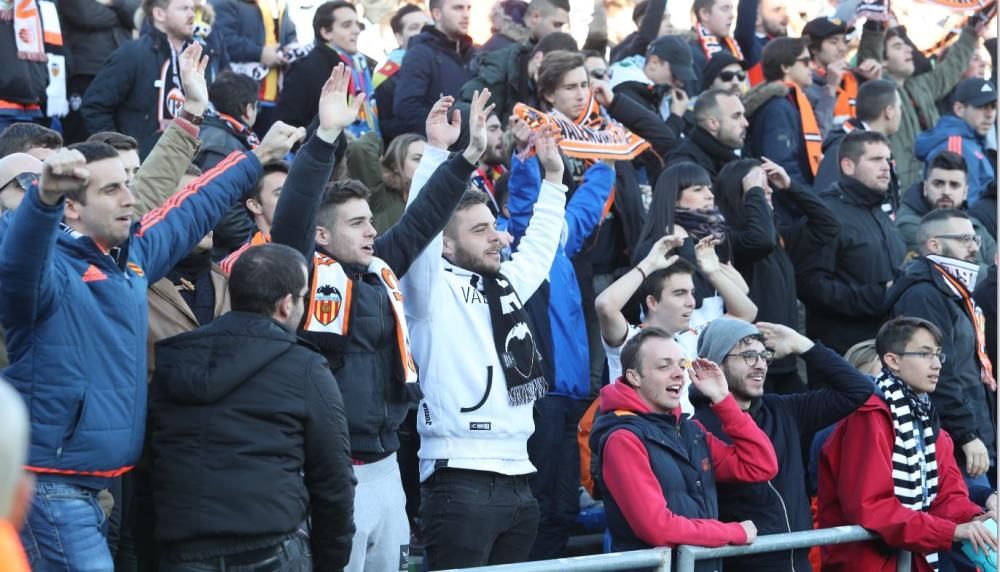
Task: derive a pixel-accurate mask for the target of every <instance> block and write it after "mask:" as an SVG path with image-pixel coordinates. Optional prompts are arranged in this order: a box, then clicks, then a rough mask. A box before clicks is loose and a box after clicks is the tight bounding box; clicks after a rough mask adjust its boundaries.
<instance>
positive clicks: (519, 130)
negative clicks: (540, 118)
mask: <svg viewBox="0 0 1000 572" xmlns="http://www.w3.org/2000/svg"><path fill="white" fill-rule="evenodd" d="M507 125H508V127H507V128H508V130H510V133H511V135H513V136H514V144H515V146H516V147H517V152H518V153H523V152H524V151H525V150H526V149H527V148H528V147H529V146H530V145H531V136H532V135H533V134H534V132H533V131H532V130H531V127H530V126H529V125H528V124H527V123H526V122H525V121H524V120H523V119H521V118H520V117H518V116H516V115H511V116H510V119H508V120H507Z"/></svg>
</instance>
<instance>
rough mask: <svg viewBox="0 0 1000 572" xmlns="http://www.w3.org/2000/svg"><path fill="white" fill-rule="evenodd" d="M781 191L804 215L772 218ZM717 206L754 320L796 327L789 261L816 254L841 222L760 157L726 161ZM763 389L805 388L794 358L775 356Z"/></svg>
mask: <svg viewBox="0 0 1000 572" xmlns="http://www.w3.org/2000/svg"><path fill="white" fill-rule="evenodd" d="M775 192H777V193H781V194H782V196H783V198H784V199H786V202H788V203H790V204H792V205H794V206H795V207H796V208H797V209H798V210H799V211H801V212H802V213H803V214H804V217H803V218H801V219H799V220H797V221H795V222H794V223H792V224H788V225H782V224H779V223H778V222H777V219H776V218H775V216H774V207H773V203H772V195H773V193H775ZM716 197H717V201H718V204H719V210H720V212H721V213H722V215H723V216H724V217H725V219H726V223H727V232H726V236H727V238H728V242H729V245H730V248H731V252H732V260H733V265H734V266H735V268H736V270H738V271H739V273H740V274H741V275H742V276H743V278H744V279H745V280H746V282H747V284H749V285H750V299H751V300H753V302H754V303H755V304H756V305H757V319H758V320H760V321H763V322H771V323H776V324H783V325H785V326H789V327H791V328H795V327H796V326H797V325H798V315H799V313H798V305H797V301H796V299H797V290H796V286H795V265H794V263H793V261H795V260H801V259H802V257H805V256H809V255H812V254H814V253H816V252H817V251H818V250H819V248H820V247H822V246H823V245H824V244H826V243H828V242H829V241H831V240H833V239H834V238H835V237H836V236H837V234H838V233H839V232H840V223H838V222H837V219H836V218H835V217H834V215H833V213H832V212H831V211H830V209H828V208H827V207H826V205H824V204H823V201H821V200H820V199H819V198H818V197H816V195H814V194H813V193H811V192H810V191H808V190H806V189H805V188H804V187H802V186H800V185H798V184H795V183H793V182H792V181H791V179H790V178H789V176H788V174H787V173H786V172H785V170H784V169H783V168H782V167H780V166H779V165H777V164H775V163H773V162H771V161H769V160H767V159H764V161H763V162H761V161H758V160H757V159H742V160H739V161H733V162H731V163H729V164H728V165H726V166H725V167H724V168H723V169H722V170H721V171H720V172H719V178H718V179H717V180H716ZM765 388H766V389H767V390H768V391H775V392H778V393H791V392H795V391H802V390H804V389H805V386H804V385H803V383H802V379H801V378H800V377H799V375H798V372H797V369H796V360H795V358H794V357H788V358H784V359H780V360H775V361H774V363H772V364H771V365H770V367H769V368H768V372H767V379H766V380H765Z"/></svg>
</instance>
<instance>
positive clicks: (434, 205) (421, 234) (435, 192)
mask: <svg viewBox="0 0 1000 572" xmlns="http://www.w3.org/2000/svg"><path fill="white" fill-rule="evenodd" d="M489 98H490V91H489V90H485V91H482V92H479V93H477V94H476V95H475V96H474V97H473V101H472V107H471V108H470V111H469V132H470V137H469V145H468V146H467V147H466V148H465V151H463V152H462V153H461V154H460V155H456V156H455V157H454V158H453V159H451V160H450V161H448V163H447V164H446V165H445V166H444V167H442V168H441V169H440V172H439V173H435V174H434V176H433V178H432V179H431V184H429V185H428V187H429V188H430V190H431V192H425V193H413V192H412V190H411V194H410V197H409V199H410V200H409V201H408V204H407V207H406V211H404V212H403V216H402V217H400V219H399V222H397V223H396V224H395V225H393V226H392V228H390V229H389V230H388V231H387V232H386V233H385V234H384V235H383V236H381V237H379V238H377V239H375V254H376V255H377V256H378V257H379V258H381V259H382V260H384V261H385V262H386V264H388V265H389V266H390V267H391V268H392V270H393V272H395V273H396V276H399V277H400V278H402V277H403V276H404V275H405V274H406V272H407V270H409V268H410V265H411V264H413V261H414V260H415V259H416V258H417V256H419V255H420V252H421V251H423V250H424V248H426V247H427V246H428V245H429V244H430V243H431V241H432V240H434V237H436V236H437V235H439V234H440V233H441V231H443V230H444V227H445V225H447V224H448V220H449V219H450V218H451V213H452V212H454V210H455V206H456V205H458V202H459V200H461V198H462V195H463V194H464V193H465V189H466V187H467V185H468V182H469V177H471V176H472V172H473V171H474V170H475V169H476V164H477V163H478V162H479V158H480V157H482V154H483V152H484V151H485V150H486V118H487V117H489V114H490V112H492V111H493V106H492V105H487V101H489ZM452 103H454V98H452V97H442V98H441V99H439V100H438V101H437V103H435V104H434V107H433V108H432V110H431V113H430V114H428V116H427V125H426V132H427V146H429V147H435V148H437V149H447V148H448V147H450V146H451V145H453V144H454V143H455V141H456V140H457V139H458V135H459V133H460V131H461V126H462V120H461V115H460V114H459V112H458V110H453V111H452V121H451V122H449V121H448V108H449V107H451V105H452ZM415 195H416V196H415Z"/></svg>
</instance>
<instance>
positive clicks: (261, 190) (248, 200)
mask: <svg viewBox="0 0 1000 572" xmlns="http://www.w3.org/2000/svg"><path fill="white" fill-rule="evenodd" d="M301 160H302V159H299V161H301ZM262 169H263V172H262V174H261V176H260V178H259V179H257V183H256V184H254V186H253V187H252V188H251V189H250V190H249V191H247V192H246V193H244V194H243V196H242V197H240V202H239V204H237V205H236V206H238V207H240V209H242V211H243V212H242V213H241V215H242V216H243V217H244V218H249V219H250V220H251V222H252V223H253V224H252V226H251V227H250V228H251V229H256V230H254V231H253V233H252V234H251V233H250V232H248V233H246V234H244V237H243V240H242V241H241V242H240V244H239V246H237V247H236V248H235V249H231V248H229V247H228V245H226V246H225V247H224V248H223V249H222V250H219V249H215V253H216V254H218V253H223V256H222V257H219V256H216V255H215V254H213V257H215V258H221V261H220V262H219V266H220V267H222V269H223V271H225V272H226V273H229V271H230V270H232V265H233V263H235V262H236V260H237V259H238V258H239V257H240V254H242V253H243V251H244V250H246V249H247V248H249V247H250V246H251V245H254V244H264V243H265V242H267V241H268V237H270V236H271V225H272V224H274V211H275V209H276V208H277V206H278V197H280V196H281V189H282V188H283V187H284V186H285V180H286V179H288V172H289V166H288V163H286V162H285V161H272V162H270V163H266V164H264V165H263V166H262ZM231 214H232V210H230V212H229V213H226V216H230V215H231ZM247 236H250V240H249V241H247V240H246V237H247ZM213 242H214V238H213ZM213 248H214V247H213Z"/></svg>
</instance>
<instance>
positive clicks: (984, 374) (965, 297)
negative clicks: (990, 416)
mask: <svg viewBox="0 0 1000 572" xmlns="http://www.w3.org/2000/svg"><path fill="white" fill-rule="evenodd" d="M931 267H933V268H934V270H937V271H938V273H939V274H941V276H943V277H944V279H945V281H946V282H948V284H949V285H950V286H951V288H952V290H954V291H955V292H957V293H958V295H959V296H961V297H962V306H963V307H964V308H965V312H966V313H967V314H968V315H969V320H970V321H971V322H972V329H973V330H974V331H975V332H976V355H977V356H978V357H979V365H980V368H979V379H980V381H982V382H983V385H985V386H986V387H988V388H990V390H991V391H996V390H997V381H996V378H995V377H994V376H993V365H992V363H990V357H989V356H988V355H986V319H985V317H984V316H983V312H982V310H980V309H979V307H978V306H976V303H975V302H974V301H973V300H972V296H971V295H970V294H969V289H968V288H966V287H965V284H963V283H962V281H961V280H959V279H957V278H955V277H954V276H952V275H951V274H948V271H947V270H945V269H944V268H941V267H940V266H939V265H937V264H931Z"/></svg>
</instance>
